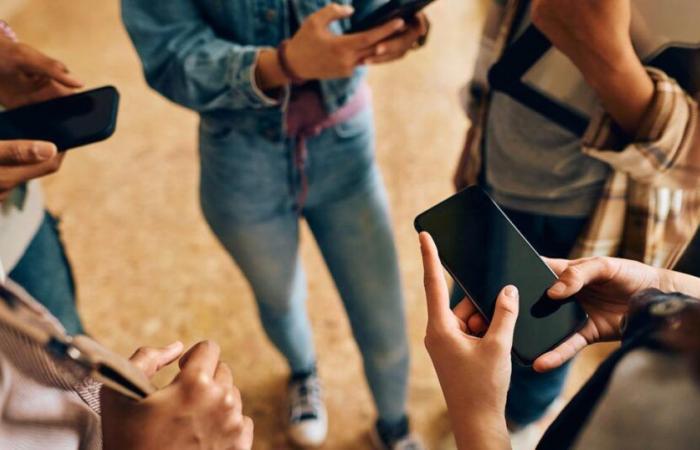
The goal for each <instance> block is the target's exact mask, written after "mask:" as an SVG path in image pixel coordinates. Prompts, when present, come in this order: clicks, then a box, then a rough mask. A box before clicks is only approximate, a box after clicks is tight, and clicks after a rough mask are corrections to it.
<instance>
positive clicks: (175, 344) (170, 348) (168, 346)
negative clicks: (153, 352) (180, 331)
mask: <svg viewBox="0 0 700 450" xmlns="http://www.w3.org/2000/svg"><path fill="white" fill-rule="evenodd" d="M181 345H182V342H180V341H175V342H173V343H172V344H168V345H167V346H166V347H165V349H166V350H172V349H174V348H177V347H179V346H181Z"/></svg>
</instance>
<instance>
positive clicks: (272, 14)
mask: <svg viewBox="0 0 700 450" xmlns="http://www.w3.org/2000/svg"><path fill="white" fill-rule="evenodd" d="M265 19H266V20H267V21H268V22H274V21H276V20H277V11H275V10H274V9H268V10H267V11H265Z"/></svg>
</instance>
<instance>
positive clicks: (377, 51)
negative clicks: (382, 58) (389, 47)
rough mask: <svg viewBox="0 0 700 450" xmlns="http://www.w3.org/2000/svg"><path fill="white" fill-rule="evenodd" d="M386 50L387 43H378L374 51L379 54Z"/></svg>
mask: <svg viewBox="0 0 700 450" xmlns="http://www.w3.org/2000/svg"><path fill="white" fill-rule="evenodd" d="M384 52H386V45H378V46H377V49H376V50H375V51H374V54H375V55H377V56H379V55H382V54H384Z"/></svg>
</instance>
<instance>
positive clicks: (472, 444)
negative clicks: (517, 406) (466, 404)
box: [450, 409, 511, 450]
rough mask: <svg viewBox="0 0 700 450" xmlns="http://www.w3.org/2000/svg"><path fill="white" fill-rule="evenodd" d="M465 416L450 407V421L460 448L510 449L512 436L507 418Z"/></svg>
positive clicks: (478, 449)
mask: <svg viewBox="0 0 700 450" xmlns="http://www.w3.org/2000/svg"><path fill="white" fill-rule="evenodd" d="M472 415H475V416H476V417H464V415H463V414H459V413H453V409H450V422H451V424H452V430H453V432H454V436H455V441H456V443H457V448H458V449H459V450H506V449H508V450H509V449H510V448H511V446H510V438H509V435H508V429H507V427H506V422H505V418H503V417H501V418H500V420H497V419H493V418H484V417H479V414H469V415H468V416H472Z"/></svg>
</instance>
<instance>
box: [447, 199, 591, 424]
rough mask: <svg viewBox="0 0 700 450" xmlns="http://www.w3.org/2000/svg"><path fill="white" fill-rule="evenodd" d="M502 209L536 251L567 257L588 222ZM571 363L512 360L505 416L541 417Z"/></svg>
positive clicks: (455, 296) (458, 296)
mask: <svg viewBox="0 0 700 450" xmlns="http://www.w3.org/2000/svg"><path fill="white" fill-rule="evenodd" d="M504 211H505V213H506V214H507V215H508V217H509V218H510V219H511V220H512V221H513V223H514V224H515V226H516V227H518V229H519V230H520V232H521V233H523V235H524V236H525V238H526V239H527V240H528V241H530V243H531V244H532V246H533V247H535V249H536V250H537V252H538V253H539V254H540V255H543V256H548V257H550V258H566V257H568V255H569V253H570V252H571V250H572V248H573V246H574V244H575V243H576V239H577V238H578V236H579V235H580V234H581V232H582V231H583V227H585V226H586V223H587V222H588V219H587V218H577V217H576V218H571V217H557V216H542V215H538V214H530V213H525V212H521V211H513V210H508V209H504ZM463 298H464V294H463V292H462V291H461V289H459V288H456V289H454V290H453V291H452V304H453V305H456V304H457V303H459V302H460V301H461V300H462V299H463ZM570 365H571V364H570V363H567V364H565V365H563V366H562V367H560V368H559V369H556V370H552V371H550V372H547V373H537V372H535V371H534V370H532V368H530V367H524V366H521V365H518V364H513V375H512V377H511V381H510V389H509V390H508V402H507V404H506V417H507V418H508V420H509V421H511V422H513V423H515V424H518V425H521V426H525V425H528V424H530V423H532V422H535V421H536V420H538V419H540V418H541V417H542V416H543V415H544V414H545V412H546V411H547V408H548V407H549V405H551V404H552V402H553V401H554V400H556V398H557V397H558V396H559V395H560V394H561V392H562V390H563V389H564V383H565V382H566V376H567V374H568V373H569V368H570Z"/></svg>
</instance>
